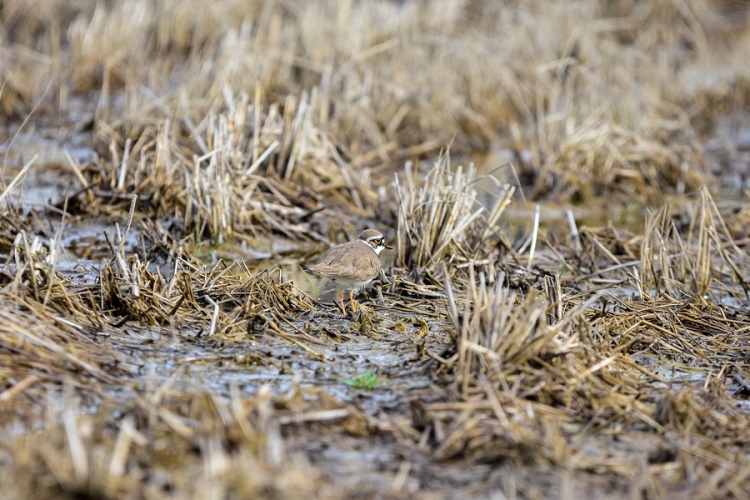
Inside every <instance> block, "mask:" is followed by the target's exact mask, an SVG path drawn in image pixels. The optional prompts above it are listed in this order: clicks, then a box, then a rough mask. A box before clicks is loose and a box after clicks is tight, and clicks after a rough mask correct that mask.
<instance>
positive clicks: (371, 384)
mask: <svg viewBox="0 0 750 500" xmlns="http://www.w3.org/2000/svg"><path fill="white" fill-rule="evenodd" d="M340 380H341V382H342V383H343V384H346V385H348V386H349V387H354V388H356V389H370V390H371V389H374V388H375V387H377V385H378V383H380V380H379V379H378V374H377V373H375V372H373V371H368V372H365V373H364V374H362V375H357V376H356V377H354V378H353V379H351V380H345V379H343V378H342V379H340Z"/></svg>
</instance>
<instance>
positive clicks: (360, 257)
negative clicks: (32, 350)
mask: <svg viewBox="0 0 750 500" xmlns="http://www.w3.org/2000/svg"><path fill="white" fill-rule="evenodd" d="M352 245H357V246H358V247H360V248H358V249H357V250H359V251H358V252H350V250H352V248H351V246H352ZM361 250H367V251H366V252H365V251H361ZM355 261H358V262H357V263H356V264H355ZM380 266H381V264H380V258H378V255H377V254H376V253H375V251H374V250H373V249H372V248H370V247H369V246H368V245H366V244H364V243H360V242H356V241H355V242H350V243H344V244H343V245H339V246H337V247H334V248H332V249H331V250H330V251H329V252H328V254H327V255H326V257H325V258H324V259H323V261H322V262H321V263H320V264H316V265H314V266H312V267H311V268H310V270H311V271H313V272H315V273H318V274H322V275H323V276H327V277H329V278H331V277H332V278H343V279H348V280H364V279H367V278H371V277H373V276H375V275H377V274H378V273H379V272H380Z"/></svg>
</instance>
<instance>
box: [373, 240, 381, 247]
mask: <svg viewBox="0 0 750 500" xmlns="http://www.w3.org/2000/svg"><path fill="white" fill-rule="evenodd" d="M373 243H375V244H376V245H377V246H380V245H382V244H383V240H381V239H380V238H378V239H377V240H373Z"/></svg>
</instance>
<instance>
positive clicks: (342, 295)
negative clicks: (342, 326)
mask: <svg viewBox="0 0 750 500" xmlns="http://www.w3.org/2000/svg"><path fill="white" fill-rule="evenodd" d="M339 301H340V302H341V312H343V313H344V316H346V306H345V305H344V291H343V290H342V289H341V287H339Z"/></svg>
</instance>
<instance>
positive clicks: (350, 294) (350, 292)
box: [349, 287, 359, 313]
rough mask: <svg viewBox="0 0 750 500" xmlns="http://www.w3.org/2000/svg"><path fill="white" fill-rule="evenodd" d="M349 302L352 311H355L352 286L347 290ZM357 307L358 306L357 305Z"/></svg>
mask: <svg viewBox="0 0 750 500" xmlns="http://www.w3.org/2000/svg"><path fill="white" fill-rule="evenodd" d="M349 304H351V306H352V313H354V312H356V311H355V310H354V287H352V289H351V290H349ZM357 309H359V307H357Z"/></svg>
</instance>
